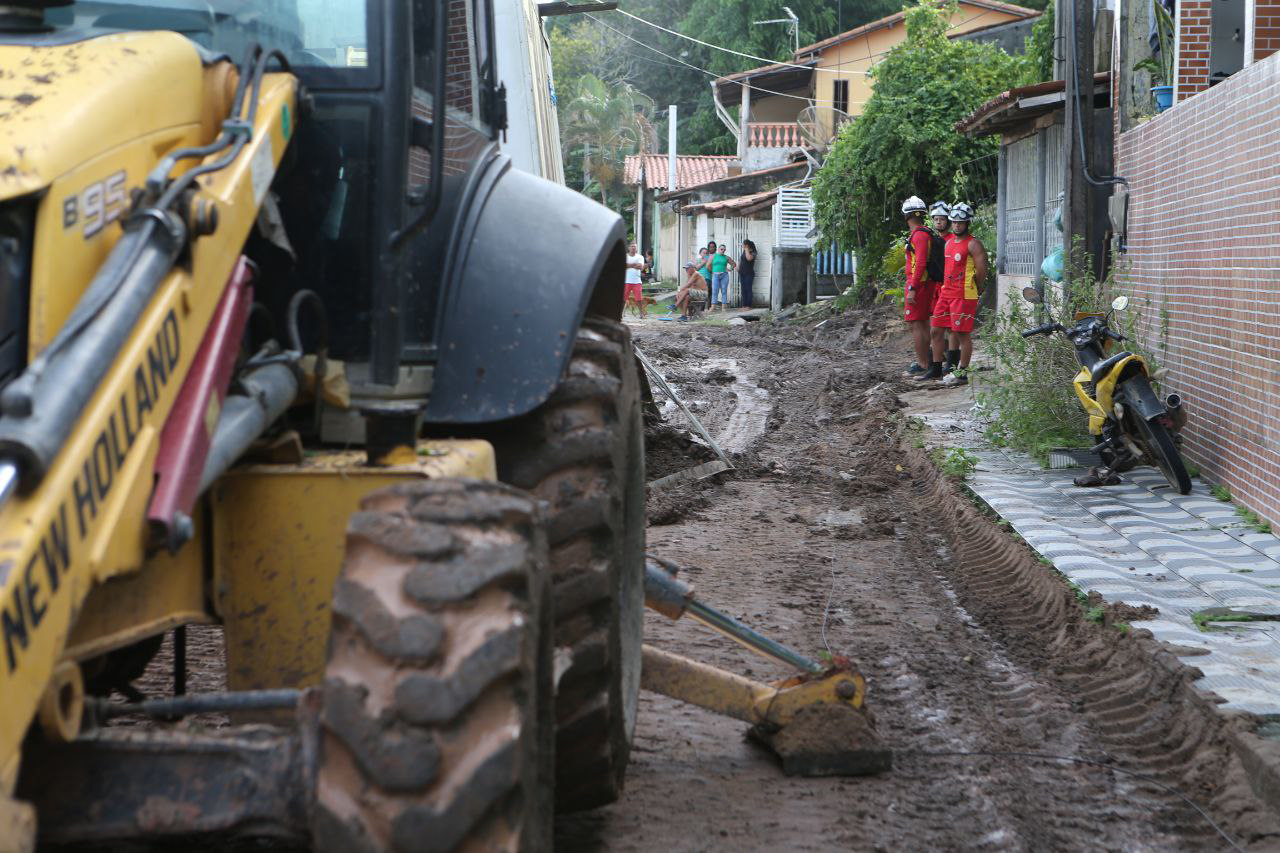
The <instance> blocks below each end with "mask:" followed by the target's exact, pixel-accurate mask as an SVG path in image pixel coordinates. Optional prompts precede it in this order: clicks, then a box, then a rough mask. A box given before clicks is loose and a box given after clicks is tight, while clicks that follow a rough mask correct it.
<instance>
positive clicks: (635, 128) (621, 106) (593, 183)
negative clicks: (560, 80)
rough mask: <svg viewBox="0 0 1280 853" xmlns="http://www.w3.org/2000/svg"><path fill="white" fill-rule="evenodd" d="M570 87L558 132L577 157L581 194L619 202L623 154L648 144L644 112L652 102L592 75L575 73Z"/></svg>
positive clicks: (650, 136)
mask: <svg viewBox="0 0 1280 853" xmlns="http://www.w3.org/2000/svg"><path fill="white" fill-rule="evenodd" d="M576 88H577V96H576V97H575V98H574V99H573V100H572V101H571V102H570V103H569V104H568V106H567V107H566V109H565V110H564V113H563V114H562V116H561V119H562V121H563V122H564V125H563V129H562V135H563V137H564V141H565V143H567V147H568V148H569V149H571V150H572V151H573V152H574V153H577V154H580V156H581V158H582V170H583V181H584V185H583V188H582V190H583V192H584V193H587V194H588V195H590V194H593V193H599V195H600V201H601V202H602V203H603V204H605V205H606V206H607V205H608V204H609V203H610V201H611V195H612V200H613V201H615V202H618V201H620V195H621V191H622V187H623V184H622V177H623V163H624V161H625V158H626V155H628V154H635V153H642V152H644V151H646V150H649V149H650V148H651V147H652V144H653V128H652V125H651V124H650V122H649V119H648V114H649V113H651V112H652V110H653V101H652V99H650V98H649V97H648V96H647V95H645V94H643V93H642V92H639V91H637V90H636V89H635V88H634V87H633V86H631V85H630V84H629V83H606V82H605V81H603V80H601V79H600V78H599V77H596V76H595V75H593V74H584V75H583V76H582V77H580V78H579V79H578V81H577V86H576ZM569 153H570V151H569V150H566V152H565V154H566V156H568V155H569Z"/></svg>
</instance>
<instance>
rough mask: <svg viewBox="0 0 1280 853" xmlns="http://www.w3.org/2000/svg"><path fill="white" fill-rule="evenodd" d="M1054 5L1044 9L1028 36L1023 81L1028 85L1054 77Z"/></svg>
mask: <svg viewBox="0 0 1280 853" xmlns="http://www.w3.org/2000/svg"><path fill="white" fill-rule="evenodd" d="M1053 37H1054V26H1053V5H1052V4H1050V5H1049V7H1048V8H1047V9H1045V10H1044V14H1043V15H1041V16H1040V17H1039V18H1036V22H1035V23H1034V24H1032V25H1031V35H1029V36H1027V41H1026V49H1025V50H1024V51H1023V52H1024V53H1025V55H1026V62H1025V64H1024V66H1023V75H1022V82H1023V83H1024V84H1026V85H1030V84H1032V83H1044V82H1046V81H1048V80H1052V79H1053Z"/></svg>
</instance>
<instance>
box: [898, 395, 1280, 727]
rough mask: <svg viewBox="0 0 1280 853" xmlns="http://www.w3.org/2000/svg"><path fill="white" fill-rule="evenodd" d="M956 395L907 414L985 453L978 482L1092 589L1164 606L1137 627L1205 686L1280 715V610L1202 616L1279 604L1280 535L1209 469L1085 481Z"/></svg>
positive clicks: (988, 498)
mask: <svg viewBox="0 0 1280 853" xmlns="http://www.w3.org/2000/svg"><path fill="white" fill-rule="evenodd" d="M907 396H908V397H909V398H914V399H922V397H921V396H920V395H907ZM940 396H941V395H940ZM951 399H952V401H953V402H951V403H943V404H941V405H940V406H939V408H937V410H921V409H920V408H919V407H918V406H917V407H916V408H915V410H909V411H908V414H910V415H914V416H916V417H920V418H921V419H922V420H924V421H925V423H926V424H927V425H929V426H930V427H931V428H932V429H933V430H934V431H935V432H937V433H938V434H939V438H940V439H942V440H944V441H945V443H946V444H947V445H949V446H956V445H960V446H963V447H965V449H967V450H969V451H970V452H972V453H974V454H975V456H977V458H978V463H977V468H976V470H975V471H974V473H973V474H972V475H971V476H970V478H969V480H968V485H969V487H970V488H971V489H972V490H973V491H974V492H975V493H976V494H977V495H978V496H979V497H980V498H982V500H984V501H985V502H986V503H987V504H988V505H989V506H990V507H991V508H992V509H993V510H995V511H996V512H997V513H999V514H1000V515H1001V517H1002V518H1004V519H1005V520H1006V521H1008V522H1009V524H1010V526H1011V527H1012V528H1013V530H1015V531H1017V533H1018V534H1019V535H1020V536H1022V537H1023V538H1024V539H1025V540H1026V541H1027V543H1028V544H1029V545H1031V547H1032V548H1034V549H1036V551H1037V552H1038V553H1040V554H1042V555H1043V556H1044V557H1045V558H1046V559H1048V560H1050V561H1052V562H1053V565H1054V567H1055V568H1056V569H1057V570H1058V571H1060V572H1062V573H1063V574H1064V575H1066V576H1067V577H1068V578H1070V579H1071V580H1072V581H1073V582H1074V583H1076V584H1078V585H1079V586H1080V587H1081V588H1082V589H1084V590H1087V591H1096V592H1098V593H1099V594H1100V595H1102V597H1103V598H1104V599H1106V600H1107V601H1111V602H1123V603H1126V604H1131V605H1135V606H1140V605H1144V604H1146V605H1150V606H1152V607H1155V608H1157V609H1158V610H1159V611H1160V614H1159V616H1158V617H1157V618H1156V619H1153V620H1147V621H1143V622H1139V623H1137V625H1136V626H1135V627H1141V628H1145V629H1147V630H1149V631H1151V632H1152V634H1153V635H1154V636H1155V637H1156V638H1157V639H1159V640H1161V641H1163V642H1167V643H1170V644H1172V645H1173V646H1175V647H1177V648H1175V652H1176V653H1178V654H1180V655H1181V657H1182V659H1183V660H1184V661H1186V662H1187V663H1188V664H1189V665H1191V666H1195V667H1198V668H1199V669H1200V671H1201V672H1203V673H1204V677H1203V678H1201V679H1200V680H1199V681H1197V682H1196V686H1197V687H1199V688H1200V689H1202V690H1205V691H1208V692H1211V693H1214V694H1217V695H1218V696H1219V697H1220V698H1221V699H1223V700H1225V704H1224V705H1223V707H1224V708H1226V709H1234V710H1242V711H1249V712H1252V713H1256V714H1264V715H1280V622H1270V621H1268V622H1230V623H1219V625H1218V626H1216V627H1215V628H1214V629H1213V630H1210V631H1201V630H1200V629H1199V628H1197V627H1196V625H1195V623H1194V622H1193V621H1192V619H1191V616H1192V614H1193V613H1196V612H1199V611H1202V610H1204V609H1206V608H1209V607H1229V608H1237V609H1247V610H1250V611H1256V612H1264V613H1280V539H1278V538H1277V537H1276V536H1274V535H1272V534H1269V533H1266V534H1264V533H1258V532H1257V531H1256V530H1254V529H1253V528H1251V527H1249V526H1248V525H1247V524H1245V523H1244V522H1243V520H1242V519H1241V518H1240V517H1239V516H1238V515H1237V514H1236V512H1235V507H1234V506H1233V505H1232V504H1230V503H1224V502H1222V501H1219V500H1217V499H1215V498H1214V497H1213V495H1212V494H1210V493H1209V489H1208V487H1207V486H1206V485H1205V484H1204V483H1202V482H1201V481H1199V480H1194V481H1193V489H1192V492H1191V494H1189V495H1179V494H1177V493H1176V492H1174V490H1173V489H1172V488H1170V487H1169V485H1168V483H1167V482H1166V481H1165V479H1164V477H1163V475H1161V474H1160V472H1159V471H1157V470H1155V469H1153V468H1136V469H1134V470H1133V471H1131V472H1128V473H1126V474H1124V475H1122V480H1123V482H1122V483H1121V484H1120V485H1117V486H1105V487H1102V488H1097V489H1080V488H1077V487H1076V486H1075V484H1074V483H1072V479H1073V478H1075V477H1076V476H1078V475H1079V474H1080V471H1079V470H1078V469H1075V470H1073V469H1058V470H1045V469H1042V468H1041V467H1040V466H1039V464H1038V463H1036V461H1035V460H1034V459H1032V458H1031V457H1029V456H1027V455H1025V454H1022V453H1017V452H1014V451H1011V450H1007V449H1004V448H997V447H992V446H991V445H990V444H989V443H987V442H986V441H985V439H984V438H983V430H982V428H981V425H980V424H979V423H978V422H977V421H976V420H975V417H974V415H973V413H972V412H971V411H970V410H969V409H970V406H971V405H972V402H971V401H969V402H967V403H964V404H963V406H962V407H961V403H960V399H961V398H960V397H959V396H953V397H952V398H951ZM924 405H928V404H927V403H925V404H924ZM1201 650H1203V651H1201Z"/></svg>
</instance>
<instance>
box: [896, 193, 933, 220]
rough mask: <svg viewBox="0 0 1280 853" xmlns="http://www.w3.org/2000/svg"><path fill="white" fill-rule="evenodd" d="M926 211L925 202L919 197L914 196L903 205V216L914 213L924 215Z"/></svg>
mask: <svg viewBox="0 0 1280 853" xmlns="http://www.w3.org/2000/svg"><path fill="white" fill-rule="evenodd" d="M926 209H927V208H926V207H925V205H924V200H923V199H921V198H920V196H917V195H913V196H912V197H911V198H909V199H907V200H906V201H904V202H903V203H902V215H903V216H910V215H911V214H913V213H924V212H925V210H926Z"/></svg>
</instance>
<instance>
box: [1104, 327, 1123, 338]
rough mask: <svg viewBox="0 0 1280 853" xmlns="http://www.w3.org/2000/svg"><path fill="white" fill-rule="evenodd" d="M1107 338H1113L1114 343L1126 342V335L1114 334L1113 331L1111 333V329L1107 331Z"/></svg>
mask: <svg viewBox="0 0 1280 853" xmlns="http://www.w3.org/2000/svg"><path fill="white" fill-rule="evenodd" d="M1107 337H1108V338H1111V340H1113V341H1123V340H1124V335H1122V334H1120V333H1119V332H1113V331H1111V330H1110V329H1107Z"/></svg>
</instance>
